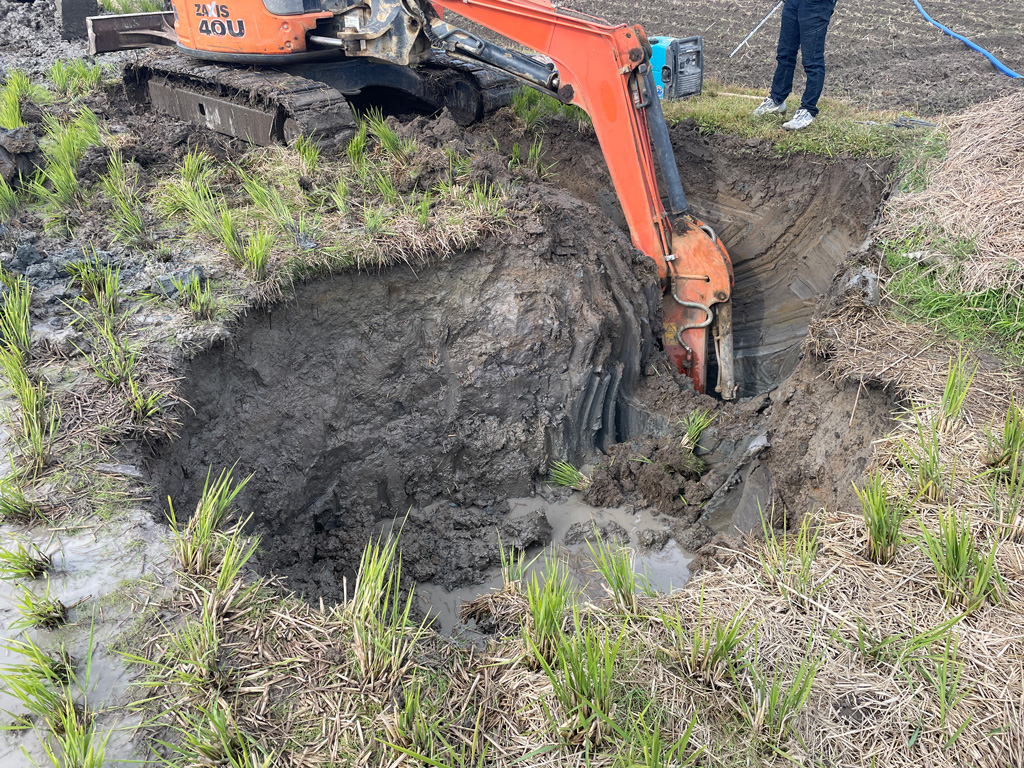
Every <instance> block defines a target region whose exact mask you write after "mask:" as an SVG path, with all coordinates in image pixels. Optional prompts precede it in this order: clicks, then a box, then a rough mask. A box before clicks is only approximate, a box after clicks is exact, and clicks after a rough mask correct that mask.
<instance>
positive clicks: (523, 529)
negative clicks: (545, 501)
mask: <svg viewBox="0 0 1024 768" xmlns="http://www.w3.org/2000/svg"><path fill="white" fill-rule="evenodd" d="M506 506H507V505H506ZM549 541H551V523H549V522H548V515H547V507H540V508H539V509H537V510H535V511H532V512H526V513H524V514H520V515H515V516H513V517H510V518H509V519H508V520H506V521H505V523H504V524H503V525H502V527H501V543H502V545H503V546H505V547H515V548H516V549H526V548H527V547H533V546H538V545H544V544H547V543H548V542H549Z"/></svg>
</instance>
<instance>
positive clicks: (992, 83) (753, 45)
mask: <svg viewBox="0 0 1024 768" xmlns="http://www.w3.org/2000/svg"><path fill="white" fill-rule="evenodd" d="M567 5H569V6H571V7H575V8H578V9H579V10H581V11H586V12H588V13H592V14H595V15H598V16H602V17H604V18H606V19H607V20H609V21H612V22H615V23H620V22H624V23H630V24H637V23H639V24H641V25H642V26H643V27H644V29H645V30H646V31H647V34H648V35H670V36H674V37H688V36H690V35H701V36H702V37H703V39H704V53H705V72H706V74H707V75H708V76H710V77H712V78H714V79H715V80H718V81H722V82H725V83H738V84H740V85H744V86H749V87H753V88H765V89H767V87H768V86H769V85H770V84H771V79H772V74H773V73H774V67H775V46H776V43H777V41H778V32H779V17H780V14H779V13H776V14H775V15H774V16H773V17H772V19H771V20H770V21H768V23H766V24H765V25H764V26H763V27H761V29H760V30H758V32H757V34H756V35H755V36H754V37H753V38H752V39H751V40H750V42H749V43H748V44H747V45H746V46H744V47H743V48H742V49H741V50H740V51H739V53H737V54H736V55H735V56H734V57H733V58H732V59H730V58H729V54H730V53H731V52H732V50H733V49H734V48H735V47H736V46H737V45H738V44H739V42H740V41H741V40H742V39H743V38H744V37H746V35H747V33H748V32H750V30H752V29H753V28H754V27H755V26H756V25H757V23H758V22H759V21H760V20H761V19H762V18H764V16H765V14H767V13H768V11H770V10H771V9H772V7H773V5H774V2H772V0H696V1H694V0H669V2H664V3H622V2H617V1H616V0H574V2H571V3H567ZM922 5H923V6H924V8H925V10H926V11H927V12H928V13H929V15H930V16H932V18H934V19H935V20H936V21H938V22H940V23H942V24H944V25H945V26H947V27H949V28H951V29H953V30H954V31H955V32H957V33H959V34H961V35H964V36H965V37H967V38H969V39H971V40H973V41H974V42H975V43H977V44H978V45H980V46H981V47H983V48H987V49H988V50H989V51H991V52H992V53H993V54H994V55H995V56H996V57H997V58H998V59H1000V60H1001V61H1002V62H1003V63H1004V64H1005V65H1006V66H1008V67H1010V68H1011V69H1013V70H1015V71H1017V72H1021V73H1024V8H1022V6H1021V3H1020V1H1019V0H979V2H971V3H963V2H956V1H955V0H925V2H923V3H922ZM825 53H826V66H827V68H828V71H827V75H826V80H825V91H824V94H825V95H826V96H834V97H837V98H841V99H844V100H847V101H850V102H852V103H854V104H857V105H859V106H864V107H871V108H878V109H898V110H909V111H912V112H914V113H916V114H919V115H924V116H932V115H939V114H943V113H950V112H955V111H957V110H960V109H963V108H964V107H966V106H969V105H971V104H977V103H980V102H983V101H987V100H989V99H993V98H996V97H999V96H1005V95H1007V94H1008V93H1010V92H1012V91H1014V90H1015V89H1016V90H1019V89H1020V88H1021V83H1022V81H1021V80H1013V79H1011V78H1008V77H1006V76H1005V75H1002V74H1000V73H999V72H998V71H997V70H996V69H995V67H993V66H992V65H991V64H990V63H989V62H988V60H987V59H985V58H984V57H983V56H982V55H981V54H979V53H976V52H974V51H971V50H970V49H968V48H967V47H966V46H965V45H964V44H962V43H961V42H959V41H957V40H955V39H953V38H951V37H949V36H947V35H945V34H944V33H942V32H941V31H940V30H938V29H937V28H936V27H934V26H932V25H931V24H929V23H928V22H927V21H925V19H924V18H923V17H922V16H921V14H920V13H918V11H917V8H916V7H915V6H914V3H913V2H912V0H898V1H897V2H891V1H890V0H863V2H851V1H850V0H838V3H837V4H836V11H835V15H834V16H833V17H832V23H831V26H830V27H829V36H828V39H827V41H826V48H825ZM802 89H803V71H802V69H801V68H800V67H799V65H798V66H797V76H796V82H795V93H796V94H797V96H799V94H800V93H801V92H802Z"/></svg>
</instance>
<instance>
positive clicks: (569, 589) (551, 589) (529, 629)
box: [523, 557, 575, 662]
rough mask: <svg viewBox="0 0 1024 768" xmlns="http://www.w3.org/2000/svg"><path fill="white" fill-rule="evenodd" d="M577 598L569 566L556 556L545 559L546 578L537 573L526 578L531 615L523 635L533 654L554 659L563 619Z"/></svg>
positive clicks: (527, 600)
mask: <svg viewBox="0 0 1024 768" xmlns="http://www.w3.org/2000/svg"><path fill="white" fill-rule="evenodd" d="M574 599H575V590H574V588H573V586H572V579H571V577H570V575H569V569H568V567H566V566H565V565H563V564H562V562H561V561H560V560H558V559H557V558H554V557H548V558H547V559H546V560H545V562H544V578H543V579H542V578H541V577H540V576H539V575H538V574H537V573H536V572H534V573H533V574H532V576H531V577H530V578H529V579H528V580H527V581H526V603H527V605H528V606H529V608H530V614H529V616H528V618H527V621H526V622H525V623H524V624H523V638H524V640H525V641H526V643H527V647H528V648H530V649H531V651H532V654H533V655H534V656H540V657H542V658H544V659H545V660H546V661H548V662H553V661H554V659H555V655H556V648H557V646H558V642H559V639H560V638H561V636H562V621H563V620H564V617H565V612H566V611H567V610H568V609H569V607H570V606H571V605H572V604H573V600H574Z"/></svg>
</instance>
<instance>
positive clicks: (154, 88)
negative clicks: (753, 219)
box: [89, 0, 736, 399]
mask: <svg viewBox="0 0 1024 768" xmlns="http://www.w3.org/2000/svg"><path fill="white" fill-rule="evenodd" d="M172 2H173V6H174V12H173V18H170V17H171V14H133V15H129V16H126V17H94V18H92V19H89V28H90V52H91V53H99V52H103V51H105V50H120V49H123V48H130V47H141V46H144V45H153V44H159V45H173V46H175V47H176V48H177V49H178V51H180V52H182V53H184V54H187V56H178V57H177V58H175V57H173V56H171V57H160V58H158V59H157V60H155V61H154V62H151V63H149V64H144V65H141V67H137V68H136V72H137V73H139V79H140V80H145V81H146V82H148V83H149V90H150V95H151V97H152V98H153V103H154V105H156V106H161V105H162V106H163V108H165V109H167V110H168V111H171V112H173V113H174V114H176V115H178V116H180V117H184V118H186V119H191V120H194V121H195V122H198V123H200V124H203V125H207V126H208V127H210V128H213V129H214V130H220V131H222V132H226V133H231V134H232V135H236V136H243V137H244V138H247V139H249V140H250V141H255V142H257V143H270V142H273V141H289V140H291V139H294V138H295V137H297V136H298V135H300V134H301V135H306V136H311V137H313V138H324V139H333V138H334V137H343V136H344V134H345V132H346V131H347V130H350V129H351V126H352V125H353V123H352V117H351V112H350V111H349V109H348V107H347V103H346V95H349V94H355V93H359V92H361V91H363V90H365V89H367V88H373V87H380V86H381V85H382V84H386V85H387V87H393V88H397V89H398V90H401V91H404V92H405V93H407V94H409V95H410V96H412V97H414V98H420V99H421V100H422V101H424V102H425V103H428V104H431V103H432V104H435V105H437V107H438V108H440V107H441V106H445V107H448V108H449V109H451V110H452V112H453V114H455V115H456V118H457V119H460V121H462V122H469V121H472V120H474V119H476V118H477V117H479V116H480V115H481V114H482V113H483V112H485V111H487V101H488V99H489V98H491V96H492V95H493V94H492V93H491V92H492V91H494V90H495V89H496V87H497V88H498V90H500V87H499V86H500V83H499V84H498V86H496V85H495V80H494V73H502V74H503V75H504V78H503V82H519V83H525V84H527V85H529V86H532V87H534V88H536V89H538V90H540V91H541V92H543V93H547V94H549V95H551V96H552V97H554V98H556V99H558V100H560V101H562V102H563V103H566V104H576V105H578V106H579V107H581V108H582V109H583V110H584V111H586V112H587V114H589V115H590V117H591V119H592V121H593V126H594V131H595V133H596V135H597V139H598V142H599V143H600V145H601V149H602V151H603V153H604V157H605V160H606V162H607V165H608V170H609V173H610V175H611V179H612V183H613V185H614V187H615V191H616V193H617V195H618V198H619V202H620V204H621V205H622V209H623V212H624V214H625V217H626V222H627V224H628V226H629V230H630V235H631V237H632V241H633V244H634V245H635V246H636V247H637V248H638V249H640V250H641V251H642V252H643V253H644V254H646V255H647V256H649V257H651V258H652V259H653V260H654V261H655V263H656V264H657V267H658V273H659V275H660V277H661V280H662V285H663V288H664V300H663V326H664V329H665V336H664V347H665V350H666V352H667V353H668V355H669V357H670V358H671V360H672V361H673V362H674V364H675V366H676V367H677V369H678V370H679V371H680V372H681V373H684V374H685V375H687V376H689V377H690V378H691V379H692V381H693V383H694V387H695V389H696V390H697V391H698V392H704V391H706V389H707V386H708V382H707V371H708V358H709V356H710V350H709V339H711V338H714V341H715V346H716V350H717V355H718V371H719V380H718V384H717V387H716V389H717V391H718V392H719V394H720V395H721V396H722V397H723V398H725V399H731V398H733V397H735V396H736V383H735V380H734V376H733V355H732V313H731V306H732V305H731V298H732V287H733V276H732V266H731V263H730V261H729V256H728V254H727V253H726V250H725V247H724V245H723V244H722V242H721V240H719V238H718V237H717V236H716V235H715V233H714V232H713V231H712V230H711V229H710V227H708V226H707V225H705V224H704V223H702V222H701V221H699V220H697V219H695V218H694V217H693V216H692V215H691V213H690V212H689V210H688V205H687V202H686V197H685V194H684V193H683V186H682V183H681V181H680V177H679V170H678V167H677V165H676V161H675V155H674V153H673V150H672V145H671V141H670V138H669V132H668V128H667V126H666V123H665V118H664V115H663V114H662V111H661V99H660V98H659V84H658V80H661V86H660V87H661V91H662V94H664V92H665V87H666V85H668V86H670V87H671V88H672V89H673V93H685V92H686V90H687V89H688V88H689V89H692V88H693V87H694V86H695V85H696V87H698V88H699V85H700V78H701V77H702V76H703V64H702V61H701V59H700V45H699V38H697V39H691V42H690V50H686V49H685V48H684V46H683V45H681V44H680V43H679V42H678V41H670V42H668V43H667V44H666V45H665V47H664V50H661V49H659V53H658V54H657V56H655V50H654V47H653V46H652V44H651V42H650V41H649V40H648V39H647V36H646V35H645V33H644V31H643V29H641V28H640V27H639V26H627V25H625V24H619V25H608V24H606V23H604V22H603V21H601V20H600V19H595V18H593V17H589V16H586V15H585V14H580V13H577V12H574V11H569V10H567V9H562V8H556V7H555V6H554V5H553V3H552V2H551V1H550V0H432V1H430V2H428V0H354V1H353V2H347V0H325V2H323V3H322V4H321V3H319V2H317V0H220V1H218V0H214V1H213V2H211V3H209V4H204V3H196V2H185V0H172ZM445 11H450V12H451V13H453V14H457V15H458V16H461V17H463V18H466V19H468V20H470V21H472V22H474V23H476V24H479V25H481V26H482V27H484V28H485V29H489V30H492V31H493V32H495V33H497V34H499V35H502V36H504V37H507V38H510V39H512V40H514V41H516V42H517V43H519V44H520V45H523V46H525V47H526V48H528V49H531V50H533V51H535V52H536V53H538V54H540V56H541V58H537V57H533V56H527V55H524V54H522V53H520V52H518V51H513V50H510V49H507V48H503V47H501V46H499V45H496V44H494V43H491V42H489V41H487V40H485V39H483V38H481V37H480V36H478V35H475V34H472V33H471V32H468V31H466V30H464V29H460V28H458V27H456V26H453V25H451V24H449V23H448V22H447V21H446V20H445V18H444V12H445ZM142 17H148V19H149V21H147V20H146V19H143V18H142ZM119 18H120V19H121V21H118V19H119ZM172 22H173V29H171V24H172ZM119 25H120V26H119ZM659 45H660V42H659ZM663 54H664V55H663ZM652 59H654V60H655V62H656V63H655V64H654V65H653V66H652ZM209 62H214V63H217V62H219V63H224V64H239V65H244V66H245V67H247V68H251V67H263V68H264V69H261V70H259V71H257V72H253V71H252V70H251V69H246V70H239V69H233V68H227V67H219V68H218V67H215V66H210V65H209ZM147 67H148V69H147ZM442 71H444V72H446V73H447V75H448V76H447V79H446V78H445V77H440V76H438V75H439V74H440V73H441V72H442ZM666 74H667V76H668V78H667V80H666ZM510 78H511V80H510ZM494 101H495V100H494V99H492V100H491V103H492V104H493V103H494ZM656 160H657V166H658V167H659V168H660V170H661V175H662V179H663V181H664V183H665V187H666V189H665V191H666V193H667V198H668V208H667V209H666V207H665V203H664V202H663V201H662V196H661V191H660V190H659V187H658V182H657V172H656V166H655V161H656Z"/></svg>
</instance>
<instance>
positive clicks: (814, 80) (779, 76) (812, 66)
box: [772, 0, 836, 116]
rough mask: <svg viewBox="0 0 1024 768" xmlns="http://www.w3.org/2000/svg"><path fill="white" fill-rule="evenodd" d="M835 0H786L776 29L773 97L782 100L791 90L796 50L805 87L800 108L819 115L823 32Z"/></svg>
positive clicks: (823, 66) (822, 85)
mask: <svg viewBox="0 0 1024 768" xmlns="http://www.w3.org/2000/svg"><path fill="white" fill-rule="evenodd" d="M835 8H836V0H786V4H785V5H784V6H782V29H781V30H779V51H778V55H777V56H776V57H775V59H776V61H778V64H777V65H776V67H775V77H774V78H773V79H772V99H773V100H774V101H775V102H776V103H778V102H782V101H784V100H785V99H786V97H787V96H789V94H790V93H792V92H793V72H795V71H796V52H797V51H800V55H801V57H802V58H803V63H804V72H805V73H806V74H807V87H806V88H804V97H803V101H801V103H800V107H801V108H802V109H806V110H807V111H808V112H810V113H811V114H812V115H814V116H817V114H818V98H819V97H820V96H821V89H822V88H823V87H824V85H825V34H826V33H827V32H828V23H829V21H830V20H831V19H832V12H833V11H834V10H835Z"/></svg>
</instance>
